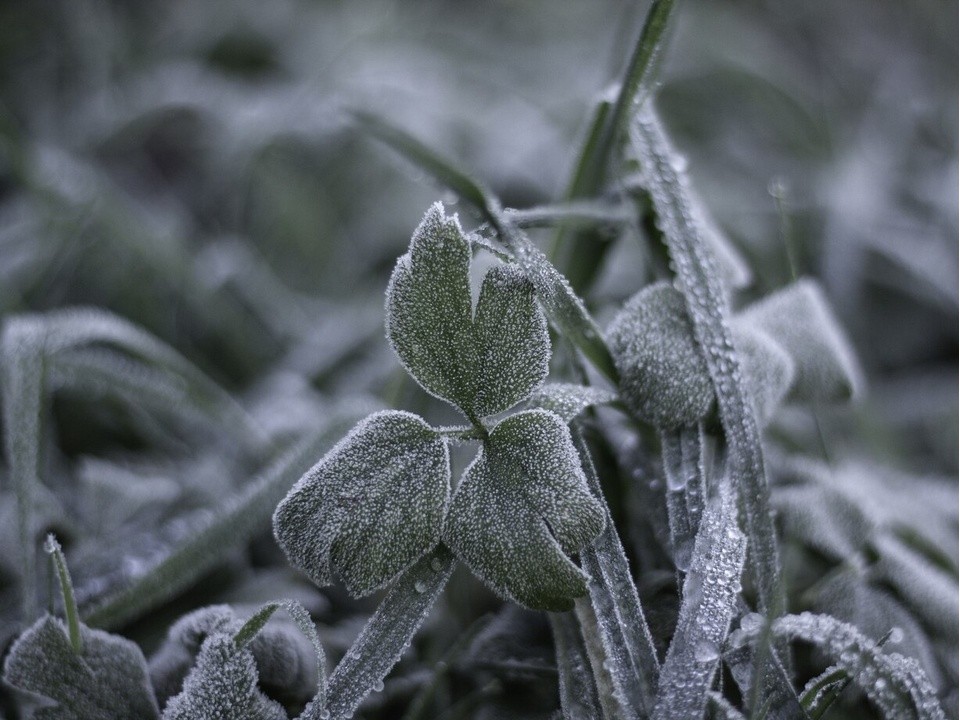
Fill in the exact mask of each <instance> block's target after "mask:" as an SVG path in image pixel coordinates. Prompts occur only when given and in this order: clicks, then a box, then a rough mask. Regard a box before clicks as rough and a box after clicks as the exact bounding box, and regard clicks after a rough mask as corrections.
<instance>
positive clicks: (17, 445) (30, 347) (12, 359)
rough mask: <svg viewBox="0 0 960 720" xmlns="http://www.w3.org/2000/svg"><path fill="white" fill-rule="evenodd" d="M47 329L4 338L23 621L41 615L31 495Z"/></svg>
mask: <svg viewBox="0 0 960 720" xmlns="http://www.w3.org/2000/svg"><path fill="white" fill-rule="evenodd" d="M44 339H45V338H44V329H43V326H42V325H41V324H40V323H38V322H37V321H36V320H35V319H33V318H11V319H9V320H7V322H6V324H5V325H4V328H3V335H2V337H0V360H2V367H0V372H2V376H0V391H2V393H3V394H2V402H3V427H4V430H5V433H4V435H5V437H4V440H5V450H6V456H7V467H8V468H9V469H10V479H11V483H12V485H13V490H14V494H15V496H16V500H17V535H18V538H19V545H20V572H21V578H20V581H21V596H20V614H21V616H22V617H21V620H22V621H23V622H26V623H30V622H32V621H33V619H34V617H35V615H36V612H37V598H36V592H35V588H34V583H35V575H36V570H35V568H36V556H37V549H36V543H35V542H34V537H33V533H34V527H33V493H34V488H35V487H36V485H37V484H38V483H39V482H40V478H39V475H40V433H41V418H40V416H41V413H42V410H43V408H42V405H43V397H44V391H43V386H44Z"/></svg>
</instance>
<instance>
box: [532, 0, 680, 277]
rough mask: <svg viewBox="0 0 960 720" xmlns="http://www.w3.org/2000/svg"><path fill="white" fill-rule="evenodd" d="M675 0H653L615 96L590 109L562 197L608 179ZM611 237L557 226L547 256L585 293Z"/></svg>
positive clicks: (646, 89)
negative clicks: (588, 122)
mask: <svg viewBox="0 0 960 720" xmlns="http://www.w3.org/2000/svg"><path fill="white" fill-rule="evenodd" d="M673 6H674V0H655V2H654V3H653V5H652V6H651V7H650V10H649V12H648V13H647V17H646V20H645V21H644V25H643V29H642V30H641V32H640V35H639V37H638V38H637V42H636V44H635V45H634V48H633V53H632V55H631V57H630V60H629V61H628V63H627V68H626V72H625V73H624V77H623V80H622V81H621V83H620V86H619V88H618V91H617V96H616V99H615V100H613V101H611V100H609V99H603V100H601V101H600V103H599V104H598V106H597V108H596V110H595V111H594V116H593V121H592V124H591V127H590V131H589V132H588V133H587V137H586V140H585V142H584V145H583V148H582V149H581V151H580V156H579V158H578V160H577V163H576V169H575V170H574V173H573V177H572V178H571V181H570V186H569V187H568V188H567V192H566V198H565V199H566V200H568V201H571V200H576V199H578V198H592V197H595V196H597V195H599V194H600V192H601V191H602V190H603V187H604V184H605V183H606V181H607V179H608V174H609V170H610V164H611V161H612V160H613V158H614V156H615V154H616V153H615V150H616V148H617V146H618V143H620V142H621V141H622V140H623V139H624V137H625V135H626V125H627V123H628V121H629V118H630V115H631V114H632V112H633V109H634V107H636V106H637V105H638V104H640V103H642V102H643V101H644V100H645V99H646V98H647V96H648V95H649V94H650V92H651V91H652V88H653V83H654V78H655V76H656V69H657V64H656V59H657V57H658V55H659V54H660V52H661V51H662V48H663V41H664V35H665V31H666V29H667V25H668V22H669V20H670V17H671V11H672V10H673ZM608 245H609V240H606V241H605V240H604V239H603V237H602V236H598V234H597V233H595V232H590V231H589V230H588V231H585V232H581V233H572V232H569V231H567V230H566V229H565V228H561V229H560V230H558V232H557V234H556V237H555V238H554V240H553V246H552V249H551V253H550V259H551V260H552V261H553V262H554V263H556V264H557V266H558V267H559V268H560V269H561V270H562V271H563V272H564V273H565V274H566V276H567V278H568V279H569V281H570V284H571V286H572V287H573V289H574V291H575V292H577V293H584V292H586V290H587V288H588V286H589V285H590V283H591V282H592V281H593V279H594V277H595V276H596V274H597V272H598V270H599V268H600V265H601V263H602V261H603V257H604V252H605V250H606V247H607V246H608Z"/></svg>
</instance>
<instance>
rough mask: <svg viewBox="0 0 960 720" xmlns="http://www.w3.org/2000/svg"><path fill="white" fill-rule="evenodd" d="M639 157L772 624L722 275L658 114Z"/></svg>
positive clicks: (639, 126)
mask: <svg viewBox="0 0 960 720" xmlns="http://www.w3.org/2000/svg"><path fill="white" fill-rule="evenodd" d="M630 138H631V145H632V149H633V152H634V153H635V154H636V156H637V158H638V160H639V162H640V165H641V171H642V173H643V178H644V182H645V184H646V185H647V189H648V190H649V192H650V194H651V197H652V199H653V205H654V209H655V211H656V213H657V215H658V216H659V218H660V222H661V224H662V227H663V231H664V238H665V240H666V243H667V248H668V250H669V252H670V256H671V258H672V259H673V262H674V265H675V267H676V273H677V280H678V282H679V286H680V289H681V291H682V292H683V296H684V299H685V300H686V305H687V310H688V312H689V314H690V320H691V321H692V323H693V328H694V333H695V335H696V338H697V341H698V343H699V345H700V347H701V349H702V351H703V356H704V358H705V359H706V362H707V367H708V370H709V372H710V377H711V379H712V381H713V385H714V389H715V391H716V397H717V405H718V409H719V414H720V420H721V423H722V424H723V428H724V432H725V434H726V437H727V442H728V444H729V447H730V453H729V456H730V461H731V464H730V472H729V477H730V478H731V479H732V480H733V481H734V482H736V483H737V484H738V485H739V487H740V492H739V496H740V498H741V501H742V503H743V506H744V508H745V511H746V512H745V515H746V520H747V530H748V536H749V541H750V558H751V565H752V569H753V575H754V576H755V578H756V583H757V592H758V595H759V602H760V606H761V608H762V609H764V610H768V611H769V612H770V613H771V614H772V615H773V616H776V615H779V614H781V613H782V612H783V611H784V609H785V607H786V601H785V596H784V589H783V586H782V583H781V579H780V560H779V551H778V548H777V539H776V532H775V529H774V526H773V519H772V518H771V516H770V490H769V487H768V484H767V477H766V468H765V464H764V457H763V450H762V448H761V444H760V429H759V427H758V425H757V419H756V418H755V417H754V411H753V406H752V404H751V399H750V396H749V394H748V389H747V388H746V387H745V383H744V379H743V375H742V373H741V370H740V360H739V358H738V356H737V352H736V348H735V346H734V343H733V335H732V332H731V329H730V325H729V322H728V318H729V315H730V311H729V308H728V307H727V301H726V297H725V293H724V290H723V287H722V283H721V279H720V275H719V273H718V272H717V268H716V262H715V259H714V257H713V253H712V252H711V249H710V247H709V246H708V245H707V244H706V243H705V241H704V238H703V233H702V230H701V227H700V226H699V224H698V223H697V221H696V219H695V217H694V215H693V212H692V209H691V206H690V202H689V199H688V195H687V179H686V176H685V175H683V174H682V173H681V172H680V171H678V169H677V168H682V164H681V163H680V162H678V161H677V159H676V156H675V154H674V151H673V149H672V148H671V147H670V144H669V142H668V140H667V137H666V134H665V132H664V130H663V128H662V126H661V125H660V121H659V120H658V119H657V117H656V115H655V114H654V113H653V110H652V108H649V107H646V108H641V109H640V110H639V111H638V112H637V114H636V116H635V119H634V122H633V123H632V125H631V127H630Z"/></svg>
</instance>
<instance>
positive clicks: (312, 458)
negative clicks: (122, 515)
mask: <svg viewBox="0 0 960 720" xmlns="http://www.w3.org/2000/svg"><path fill="white" fill-rule="evenodd" d="M353 419H354V418H351V421H352V420H353ZM345 424H346V423H344V422H337V423H334V424H333V425H332V426H331V427H328V428H325V429H324V430H322V431H320V432H319V433H317V435H316V436H315V437H313V438H310V439H308V440H304V441H302V442H300V443H299V444H297V445H296V447H294V448H293V449H291V450H289V451H287V452H286V453H284V454H283V455H282V456H281V457H280V458H279V459H278V460H276V461H275V462H274V463H273V464H271V465H270V467H269V468H268V469H267V470H266V471H265V472H264V473H263V474H262V475H261V476H260V477H259V478H258V479H255V480H254V481H252V482H251V483H250V484H249V486H248V487H247V488H246V489H245V490H244V491H242V492H241V493H240V494H239V495H238V496H237V497H235V498H234V499H233V500H232V501H231V502H229V503H228V504H227V506H226V507H225V508H224V509H223V510H222V511H221V512H219V513H217V514H216V515H214V516H213V517H212V518H211V519H210V520H209V522H207V524H206V525H204V526H203V527H202V528H200V530H199V531H198V532H196V533H195V534H193V535H192V536H191V537H190V538H189V539H188V540H186V541H185V542H184V543H183V544H182V545H179V546H178V547H176V548H174V550H173V551H172V552H171V553H170V554H169V555H167V556H166V557H164V558H163V559H162V560H161V561H160V562H159V563H157V564H156V565H155V566H153V567H152V568H150V569H149V570H148V571H147V572H146V573H144V574H143V575H141V576H140V577H138V578H137V579H136V580H134V581H133V583H131V584H130V585H129V586H128V587H125V588H123V589H121V590H119V591H117V592H115V593H114V594H112V595H110V596H108V597H106V598H103V599H101V600H100V601H98V602H97V603H96V604H95V605H94V606H93V607H91V608H88V609H87V610H86V612H85V613H84V615H85V619H86V621H87V622H88V623H89V624H91V625H97V626H99V627H107V628H110V627H117V626H120V625H123V624H124V623H127V622H129V621H131V620H133V619H135V618H137V617H140V616H141V615H143V614H144V613H146V612H148V611H149V610H151V609H153V608H154V607H156V606H158V605H159V604H161V603H163V602H164V601H166V600H168V599H169V598H171V597H173V596H175V595H176V594H177V593H179V592H181V591H182V590H184V589H186V588H188V587H189V586H190V585H191V584H192V583H193V582H195V581H196V580H197V579H199V578H200V577H201V576H202V575H203V574H204V573H206V572H207V571H209V570H210V569H211V568H213V567H214V566H215V565H216V564H217V563H218V562H220V560H221V559H222V558H223V557H224V556H225V555H226V554H227V553H228V552H230V551H231V550H233V549H234V548H236V547H238V546H240V545H242V544H243V543H245V542H247V541H248V540H249V539H250V538H252V537H253V536H254V535H255V534H256V533H258V532H261V531H263V530H265V529H267V528H269V526H270V517H271V516H272V515H273V511H274V509H275V508H276V506H277V503H278V502H280V500H281V499H282V498H283V496H284V495H285V494H286V493H287V491H288V490H289V489H290V486H292V485H293V483H294V482H296V481H297V480H298V479H299V478H300V477H301V476H302V475H303V474H304V473H305V472H306V471H307V470H309V469H310V467H311V466H312V465H313V464H314V463H315V462H316V459H317V457H319V456H321V455H323V453H324V451H326V450H327V449H328V448H329V447H330V446H331V445H332V444H333V442H334V440H335V439H336V438H338V437H339V436H340V435H342V434H343V432H344V429H345V428H344V425H345Z"/></svg>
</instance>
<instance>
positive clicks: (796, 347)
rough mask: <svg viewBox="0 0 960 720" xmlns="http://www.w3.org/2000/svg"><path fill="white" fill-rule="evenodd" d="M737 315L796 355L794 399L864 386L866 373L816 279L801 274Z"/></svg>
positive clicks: (834, 396) (833, 395)
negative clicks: (801, 276) (793, 280)
mask: <svg viewBox="0 0 960 720" xmlns="http://www.w3.org/2000/svg"><path fill="white" fill-rule="evenodd" d="M739 320H740V321H741V322H744V323H748V324H755V325H756V326H757V327H759V328H761V329H763V330H765V331H766V332H767V333H769V334H770V336H771V337H773V338H774V339H775V340H776V341H777V343H778V344H780V346H781V347H783V348H784V350H786V351H787V353H789V354H790V356H791V357H792V358H793V360H794V362H795V364H796V368H797V373H796V379H795V380H794V382H793V385H792V387H791V392H790V397H791V398H792V399H796V400H807V401H810V400H823V401H836V400H849V399H851V398H853V397H856V396H857V395H858V394H859V393H860V391H861V390H862V386H863V373H862V371H861V369H860V365H859V363H858V362H857V358H856V355H855V353H854V351H853V348H852V347H851V345H850V341H849V340H848V339H847V337H846V334H845V333H844V331H843V328H842V327H841V325H840V323H839V321H838V320H837V319H836V317H835V316H834V314H833V312H832V311H831V309H830V304H829V302H828V301H827V298H826V296H825V295H824V293H823V290H821V288H820V286H819V285H818V284H817V283H816V282H815V281H814V280H810V279H803V280H799V281H797V282H795V283H793V284H792V285H789V286H787V287H785V288H783V289H781V290H779V291H777V292H775V293H773V294H772V295H769V296H768V297H766V298H764V299H762V300H760V301H758V302H756V303H754V304H753V305H751V306H750V307H748V308H747V309H746V310H744V312H743V313H742V314H741V315H740V318H739Z"/></svg>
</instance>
